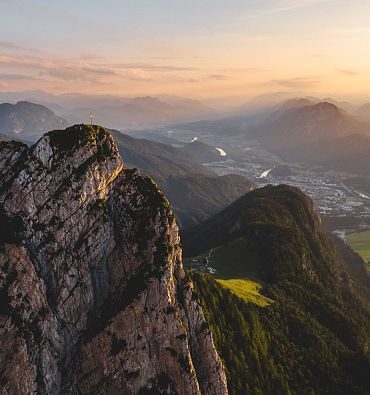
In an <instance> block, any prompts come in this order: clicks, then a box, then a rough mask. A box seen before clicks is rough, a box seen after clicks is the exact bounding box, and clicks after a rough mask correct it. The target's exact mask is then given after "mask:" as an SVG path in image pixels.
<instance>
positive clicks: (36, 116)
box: [0, 101, 68, 138]
mask: <svg viewBox="0 0 370 395" xmlns="http://www.w3.org/2000/svg"><path fill="white" fill-rule="evenodd" d="M67 125H68V123H67V121H66V120H65V119H63V118H61V117H58V116H57V115H55V114H54V113H53V111H51V110H50V109H48V108H47V107H45V106H42V105H40V104H35V103H30V102H27V101H19V102H17V103H16V104H10V103H3V104H0V132H1V133H4V134H7V135H9V136H14V137H15V136H16V137H17V138H23V137H24V138H32V137H34V138H38V137H39V135H41V134H42V133H45V132H46V131H48V130H51V129H63V128H65V127H66V126H67ZM20 136H22V137H20Z"/></svg>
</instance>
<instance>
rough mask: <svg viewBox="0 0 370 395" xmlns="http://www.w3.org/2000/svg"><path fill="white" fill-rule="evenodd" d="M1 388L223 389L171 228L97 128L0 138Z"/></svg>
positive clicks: (164, 206)
mask: <svg viewBox="0 0 370 395" xmlns="http://www.w3.org/2000/svg"><path fill="white" fill-rule="evenodd" d="M0 341H1V347H0V383H1V388H2V389H3V393H12V394H15V393H16V394H29V393H36V392H37V393H47V394H59V393H63V394H79V393H83V394H116V393H122V394H147V393H151V394H152V393H153V394H199V393H204V394H226V393H227V389H226V379H225V373H224V369H223V366H222V363H221V361H220V359H219V357H218V355H217V352H216V350H215V348H214V345H213V340H212V336H211V333H210V331H209V329H208V327H207V325H206V324H205V321H204V317H203V313H202V310H201V308H200V306H199V304H198V302H197V301H196V300H195V298H194V297H193V293H192V284H191V283H190V282H189V281H188V280H187V279H186V277H185V275H184V271H183V268H182V263H181V248H180V246H179V237H178V229H177V225H176V222H175V220H174V217H173V215H172V212H171V210H170V208H169V206H168V203H167V200H166V198H165V197H164V196H163V195H162V193H161V192H160V191H159V190H158V189H157V187H156V186H155V185H154V184H153V182H152V181H151V180H150V179H149V178H144V177H141V176H140V175H139V174H138V173H137V172H136V171H135V170H127V169H125V168H124V166H123V164H122V162H121V159H120V156H119V154H118V152H117V149H116V147H115V145H114V143H113V140H112V138H111V136H110V135H109V133H107V132H106V130H105V129H103V128H101V127H98V126H94V127H88V126H83V125H77V126H74V127H72V128H68V129H66V130H65V131H54V132H50V133H48V134H46V135H45V136H44V137H43V138H41V140H39V142H38V143H37V144H36V145H34V146H33V147H31V148H28V147H27V146H26V145H23V144H21V143H16V142H1V143H0Z"/></svg>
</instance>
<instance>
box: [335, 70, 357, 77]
mask: <svg viewBox="0 0 370 395" xmlns="http://www.w3.org/2000/svg"><path fill="white" fill-rule="evenodd" d="M338 72H339V73H341V74H344V75H348V76H353V75H358V74H359V73H358V72H357V71H355V70H349V69H341V70H338Z"/></svg>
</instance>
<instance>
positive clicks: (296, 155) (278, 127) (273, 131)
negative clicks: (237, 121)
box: [247, 102, 370, 173]
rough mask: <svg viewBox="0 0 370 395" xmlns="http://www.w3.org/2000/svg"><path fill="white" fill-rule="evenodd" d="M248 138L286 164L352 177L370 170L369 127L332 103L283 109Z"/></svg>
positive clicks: (260, 123) (250, 131) (249, 133)
mask: <svg viewBox="0 0 370 395" xmlns="http://www.w3.org/2000/svg"><path fill="white" fill-rule="evenodd" d="M295 104H297V103H295ZM302 104H304V103H303V102H302ZM247 135H248V136H249V137H250V138H254V139H257V140H259V141H261V143H262V145H263V146H264V147H265V148H267V149H268V150H270V151H271V152H273V153H275V154H277V155H279V156H280V157H282V158H284V159H286V160H288V161H296V162H308V163H313V164H321V165H325V166H326V167H329V168H334V169H340V170H345V171H349V172H355V173H368V169H369V166H370V124H368V123H366V122H363V121H360V120H358V119H357V118H355V117H353V116H352V115H349V114H348V113H346V112H345V111H344V110H341V109H340V108H338V107H337V106H336V105H335V104H332V103H327V102H321V103H317V104H309V105H302V106H299V105H293V106H291V107H288V108H287V106H286V105H285V106H282V107H281V109H279V110H278V111H276V112H274V113H273V114H271V115H270V116H268V117H267V118H266V119H265V120H263V121H261V122H259V123H257V124H256V125H254V126H253V127H251V128H249V129H248V131H247Z"/></svg>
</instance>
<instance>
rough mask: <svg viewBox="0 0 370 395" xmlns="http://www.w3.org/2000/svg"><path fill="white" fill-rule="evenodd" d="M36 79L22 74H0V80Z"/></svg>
mask: <svg viewBox="0 0 370 395" xmlns="http://www.w3.org/2000/svg"><path fill="white" fill-rule="evenodd" d="M36 79H37V78H35V77H32V76H29V75H24V74H6V73H0V80H15V81H22V80H36Z"/></svg>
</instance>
